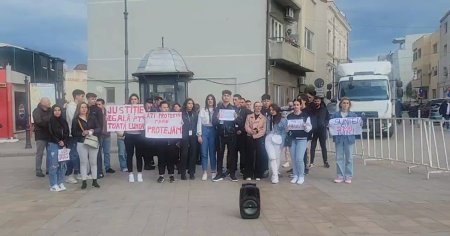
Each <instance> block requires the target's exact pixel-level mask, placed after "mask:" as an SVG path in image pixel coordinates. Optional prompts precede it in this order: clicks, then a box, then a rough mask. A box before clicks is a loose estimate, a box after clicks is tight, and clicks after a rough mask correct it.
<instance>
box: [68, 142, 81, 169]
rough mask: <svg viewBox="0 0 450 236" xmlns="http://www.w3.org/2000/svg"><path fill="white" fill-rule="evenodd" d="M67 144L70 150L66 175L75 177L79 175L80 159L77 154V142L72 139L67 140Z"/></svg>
mask: <svg viewBox="0 0 450 236" xmlns="http://www.w3.org/2000/svg"><path fill="white" fill-rule="evenodd" d="M67 144H68V145H67V146H68V148H69V149H70V161H68V162H67V171H66V175H67V176H68V175H71V174H74V175H77V174H79V173H80V157H79V156H78V152H77V141H76V140H75V139H74V138H69V141H68V142H67Z"/></svg>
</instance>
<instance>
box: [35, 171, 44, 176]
mask: <svg viewBox="0 0 450 236" xmlns="http://www.w3.org/2000/svg"><path fill="white" fill-rule="evenodd" d="M36 176H37V177H45V175H44V173H42V171H38V172H36Z"/></svg>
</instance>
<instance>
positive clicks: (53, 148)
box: [47, 142, 66, 186]
mask: <svg viewBox="0 0 450 236" xmlns="http://www.w3.org/2000/svg"><path fill="white" fill-rule="evenodd" d="M59 149H60V147H59V145H58V144H56V143H50V142H49V143H48V144H47V150H48V151H47V163H49V164H48V166H49V170H48V178H49V180H50V186H54V185H60V184H61V183H63V182H64V173H66V162H65V161H64V162H58V150H59Z"/></svg>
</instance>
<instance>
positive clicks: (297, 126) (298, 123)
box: [287, 119, 305, 130]
mask: <svg viewBox="0 0 450 236" xmlns="http://www.w3.org/2000/svg"><path fill="white" fill-rule="evenodd" d="M287 126H288V130H304V129H305V124H304V122H303V119H298V120H288V125H287Z"/></svg>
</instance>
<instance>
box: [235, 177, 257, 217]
mask: <svg viewBox="0 0 450 236" xmlns="http://www.w3.org/2000/svg"><path fill="white" fill-rule="evenodd" d="M239 210H240V212H241V217H242V219H256V218H258V217H259V214H260V211H261V200H260V198H259V188H258V187H256V184H254V183H246V184H242V187H241V191H240V194H239Z"/></svg>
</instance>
